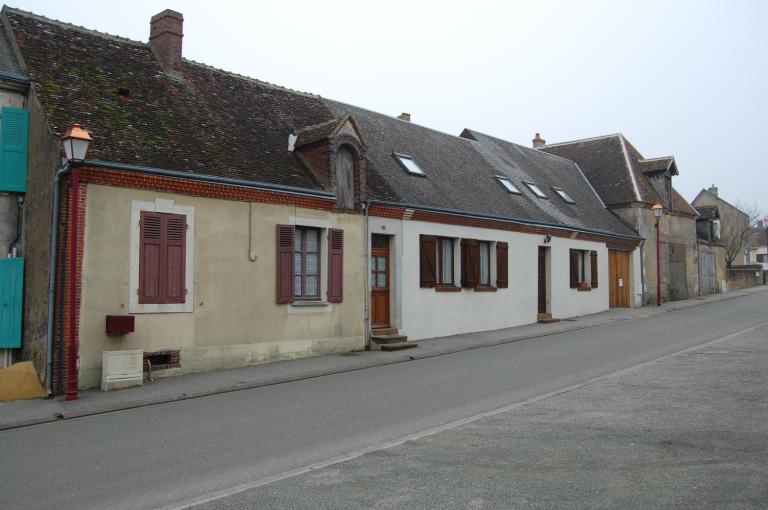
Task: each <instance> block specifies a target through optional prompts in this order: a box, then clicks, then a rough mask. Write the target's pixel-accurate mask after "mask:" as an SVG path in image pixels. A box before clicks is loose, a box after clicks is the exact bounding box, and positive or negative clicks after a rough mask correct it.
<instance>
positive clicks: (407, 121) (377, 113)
mask: <svg viewBox="0 0 768 510" xmlns="http://www.w3.org/2000/svg"><path fill="white" fill-rule="evenodd" d="M318 97H321V96H318ZM322 99H323V100H325V101H331V102H333V103H336V104H338V105H342V106H349V107H352V108H357V109H358V110H363V111H364V112H368V113H372V114H374V115H381V116H382V117H388V118H390V119H392V120H397V121H399V122H403V123H405V124H408V125H411V126H416V127H418V128H422V129H428V130H429V131H434V132H435V133H440V134H441V135H445V136H450V137H451V138H458V139H459V140H464V141H465V142H470V143H478V142H477V141H475V140H470V139H469V138H464V137H462V136H459V135H454V134H452V133H446V132H445V131H440V130H439V129H435V128H432V127H429V126H424V125H422V124H417V123H415V122H411V121H409V120H403V119H398V118H397V117H395V116H393V115H387V114H386V113H381V112H377V111H376V110H371V109H370V108H365V107H363V106H357V105H354V104H351V103H345V102H344V101H339V100H337V99H331V98H329V97H323V98H322ZM352 118H354V116H353V117H352Z"/></svg>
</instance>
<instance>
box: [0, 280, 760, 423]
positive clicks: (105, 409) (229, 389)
mask: <svg viewBox="0 0 768 510" xmlns="http://www.w3.org/2000/svg"><path fill="white" fill-rule="evenodd" d="M753 288H755V287H753ZM766 291H768V288H765V287H763V286H760V287H759V290H746V291H745V290H743V289H740V290H738V291H734V292H733V293H728V294H726V295H725V296H723V297H717V298H715V299H711V298H710V299H707V298H704V299H696V298H690V299H688V300H686V301H685V304H683V305H678V306H670V307H668V308H656V307H653V308H651V310H647V308H649V307H641V308H637V310H644V311H645V313H638V314H635V315H631V316H628V317H621V318H618V319H603V320H601V321H599V322H596V323H593V324H580V325H574V326H572V327H565V328H563V329H559V330H556V331H547V332H540V333H534V334H525V335H520V336H511V337H507V338H503V339H495V340H490V341H486V342H482V343H473V344H469V345H461V346H453V347H449V348H446V349H445V350H438V351H436V352H431V353H422V354H419V353H418V351H411V352H412V353H413V354H412V355H409V356H400V357H398V358H394V359H386V360H376V361H369V362H366V363H363V364H362V365H360V366H354V367H346V368H329V369H324V370H316V371H310V372H306V373H304V374H301V375H296V376H285V377H274V378H272V379H270V380H267V381H255V382H250V383H242V384H235V385H229V386H225V387H219V388H213V389H211V390H208V391H197V392H191V393H182V394H181V395H179V394H176V395H174V396H169V397H156V398H153V399H148V400H144V401H142V400H137V401H134V402H124V403H115V404H114V405H104V406H100V407H99V408H98V409H91V410H82V411H75V412H72V413H66V412H60V413H55V414H53V415H51V416H46V417H35V418H28V419H21V420H17V421H9V422H5V423H0V431H4V430H12V429H18V428H24V427H30V426H33V425H41V424H45V423H53V422H57V421H63V420H72V419H76V418H84V417H87V416H97V415H100V414H108V413H114V412H117V411H127V410H130V409H139V408H142V407H149V406H154V405H162V404H168V403H170V402H179V401H183V400H191V399H195V398H203V397H209V396H212V395H219V394H224V393H233V392H236V391H243V390H249V389H254V388H261V387H266V386H274V385H277V384H284V383H289V382H296V381H303V380H308V379H315V378H318V377H325V376H329V375H335V374H343V373H348V372H356V371H359V370H366V369H369V368H376V367H381V366H386V365H394V364H398V363H407V362H409V361H417V360H423V359H429V358H435V357H438V356H445V355H448V354H454V353H458V352H464V351H471V350H475V349H484V348H488V347H494V346H497V345H504V344H510V343H515V342H520V341H523V340H530V339H534V338H544V337H547V336H553V335H558V334H561V333H569V332H573V331H580V330H585V329H591V328H596V327H600V326H605V325H607V324H616V323H619V322H627V321H633V320H638V319H647V318H650V317H653V316H654V315H659V314H662V313H668V312H675V311H680V310H685V309H688V308H695V307H698V306H702V305H705V304H710V303H716V302H720V301H729V300H732V299H738V298H742V297H748V296H751V295H753V294H757V293H760V292H766ZM737 293H738V294H737ZM586 317H588V316H586ZM182 377H183V376H182Z"/></svg>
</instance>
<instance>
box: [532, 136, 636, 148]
mask: <svg viewBox="0 0 768 510" xmlns="http://www.w3.org/2000/svg"><path fill="white" fill-rule="evenodd" d="M615 136H618V137H621V138H623V137H624V135H623V134H621V133H611V134H609V135H600V136H592V137H589V138H578V139H576V140H568V141H566V142H557V143H548V144H545V145H544V146H543V147H542V149H546V148H547V147H557V146H558V145H571V144H574V143H583V142H591V141H594V140H601V139H603V138H613V137H615Z"/></svg>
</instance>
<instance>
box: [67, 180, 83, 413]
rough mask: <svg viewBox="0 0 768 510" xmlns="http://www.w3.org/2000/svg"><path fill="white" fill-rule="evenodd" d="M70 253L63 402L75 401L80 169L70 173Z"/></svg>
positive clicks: (76, 382)
mask: <svg viewBox="0 0 768 510" xmlns="http://www.w3.org/2000/svg"><path fill="white" fill-rule="evenodd" d="M70 181H71V186H70V190H69V194H70V199H71V203H70V207H69V210H70V219H69V221H70V253H69V341H68V344H67V391H66V393H67V395H66V397H65V400H77V398H78V396H77V387H78V373H77V372H78V370H77V369H78V366H77V365H78V364H79V361H80V360H79V355H78V352H77V350H78V346H77V317H76V316H75V313H76V312H77V231H78V228H79V221H78V214H79V211H78V209H79V203H78V202H79V199H80V169H79V168H78V167H77V166H73V167H72V171H71V172H70Z"/></svg>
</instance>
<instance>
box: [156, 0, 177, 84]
mask: <svg viewBox="0 0 768 510" xmlns="http://www.w3.org/2000/svg"><path fill="white" fill-rule="evenodd" d="M182 37H184V16H182V15H181V13H180V12H176V11H172V10H170V9H166V10H164V11H163V12H161V13H160V14H155V15H154V16H152V19H151V20H150V21H149V47H150V48H151V49H152V53H154V54H155V58H156V59H157V60H158V61H159V62H160V66H161V67H163V69H164V70H165V71H170V72H177V73H178V72H180V71H181V38H182Z"/></svg>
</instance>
